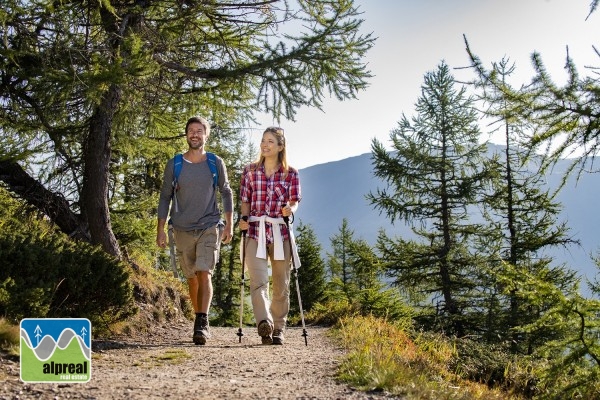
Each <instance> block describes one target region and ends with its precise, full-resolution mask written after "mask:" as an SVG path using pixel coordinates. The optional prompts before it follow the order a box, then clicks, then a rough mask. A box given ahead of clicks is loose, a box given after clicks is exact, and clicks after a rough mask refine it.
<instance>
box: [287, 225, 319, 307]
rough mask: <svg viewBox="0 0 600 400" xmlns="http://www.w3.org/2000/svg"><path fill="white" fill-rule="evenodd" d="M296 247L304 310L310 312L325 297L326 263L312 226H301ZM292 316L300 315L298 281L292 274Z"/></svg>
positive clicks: (298, 228)
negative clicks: (299, 264)
mask: <svg viewBox="0 0 600 400" xmlns="http://www.w3.org/2000/svg"><path fill="white" fill-rule="evenodd" d="M295 237H296V245H297V246H298V256H299V257H300V263H301V264H302V265H301V267H300V268H299V269H298V284H299V286H300V295H301V297H302V308H303V310H304V312H309V311H310V310H311V309H312V308H313V307H314V306H315V304H317V303H318V302H320V301H322V300H323V298H324V295H325V263H324V262H323V259H322V258H321V245H320V244H319V243H318V241H317V237H316V235H315V232H314V231H313V229H312V227H311V226H310V225H303V224H299V225H298V227H297V229H296V232H295ZM290 291H291V292H290V314H291V315H292V316H293V315H299V313H300V308H299V306H298V296H297V293H296V280H295V277H294V274H293V272H292V283H291V286H290Z"/></svg>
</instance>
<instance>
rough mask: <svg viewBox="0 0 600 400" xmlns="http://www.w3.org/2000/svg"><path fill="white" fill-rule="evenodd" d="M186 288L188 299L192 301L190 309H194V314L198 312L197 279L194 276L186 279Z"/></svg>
mask: <svg viewBox="0 0 600 400" xmlns="http://www.w3.org/2000/svg"><path fill="white" fill-rule="evenodd" d="M187 281H188V288H189V293H190V299H191V300H192V307H193V309H194V313H199V312H200V307H199V303H198V278H197V277H196V276H194V277H193V278H188V280H187Z"/></svg>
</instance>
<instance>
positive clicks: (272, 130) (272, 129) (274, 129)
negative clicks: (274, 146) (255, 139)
mask: <svg viewBox="0 0 600 400" xmlns="http://www.w3.org/2000/svg"><path fill="white" fill-rule="evenodd" d="M265 132H270V133H275V134H278V133H281V134H282V135H285V131H284V130H283V128H280V127H278V126H270V127H268V128H267V129H265Z"/></svg>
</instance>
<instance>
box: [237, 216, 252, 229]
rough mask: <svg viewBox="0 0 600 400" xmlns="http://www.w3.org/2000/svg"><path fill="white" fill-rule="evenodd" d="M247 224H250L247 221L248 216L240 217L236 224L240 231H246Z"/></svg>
mask: <svg viewBox="0 0 600 400" xmlns="http://www.w3.org/2000/svg"><path fill="white" fill-rule="evenodd" d="M249 226H250V223H248V217H242V219H240V222H239V224H238V227H239V228H240V231H242V232H244V231H247V230H248V227H249Z"/></svg>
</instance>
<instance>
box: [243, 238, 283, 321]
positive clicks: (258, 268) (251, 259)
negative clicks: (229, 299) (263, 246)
mask: <svg viewBox="0 0 600 400" xmlns="http://www.w3.org/2000/svg"><path fill="white" fill-rule="evenodd" d="M257 246H258V242H257V241H256V240H254V239H247V240H246V268H247V271H248V274H249V276H250V299H251V300H252V309H253V311H254V318H255V319H256V323H257V324H258V323H260V321H262V320H267V321H269V322H270V323H271V324H273V328H274V329H285V324H286V321H287V316H288V312H289V311H290V273H291V264H290V262H291V259H290V243H289V241H288V240H286V241H284V242H283V249H284V250H283V251H284V260H273V245H272V244H270V245H268V246H267V254H268V256H267V258H268V260H270V264H271V270H272V272H271V278H272V286H273V288H272V295H271V296H269V265H268V264H269V261H268V260H265V259H262V258H257V257H256V247H257Z"/></svg>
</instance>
